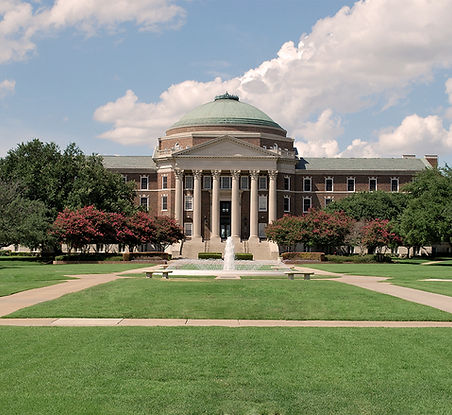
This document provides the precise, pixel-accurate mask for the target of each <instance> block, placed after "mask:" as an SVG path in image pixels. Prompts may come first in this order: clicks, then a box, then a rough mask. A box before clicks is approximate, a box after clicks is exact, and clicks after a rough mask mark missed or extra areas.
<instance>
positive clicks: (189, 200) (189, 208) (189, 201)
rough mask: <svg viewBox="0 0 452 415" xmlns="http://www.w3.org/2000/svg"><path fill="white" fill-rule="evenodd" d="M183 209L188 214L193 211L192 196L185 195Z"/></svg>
mask: <svg viewBox="0 0 452 415" xmlns="http://www.w3.org/2000/svg"><path fill="white" fill-rule="evenodd" d="M184 209H185V210H186V211H189V212H190V211H192V210H193V196H192V195H185V199H184Z"/></svg>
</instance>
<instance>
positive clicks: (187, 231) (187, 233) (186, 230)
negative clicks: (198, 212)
mask: <svg viewBox="0 0 452 415" xmlns="http://www.w3.org/2000/svg"><path fill="white" fill-rule="evenodd" d="M192 228H193V224H192V223H191V222H186V223H184V233H185V236H191V235H192Z"/></svg>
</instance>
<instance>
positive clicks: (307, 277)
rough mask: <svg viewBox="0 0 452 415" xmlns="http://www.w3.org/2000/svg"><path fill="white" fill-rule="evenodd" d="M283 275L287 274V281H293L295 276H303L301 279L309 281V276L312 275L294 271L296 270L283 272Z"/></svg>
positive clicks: (311, 273)
mask: <svg viewBox="0 0 452 415" xmlns="http://www.w3.org/2000/svg"><path fill="white" fill-rule="evenodd" d="M284 274H287V278H288V279H289V280H293V279H294V277H295V275H303V279H305V280H310V279H311V275H314V273H313V272H304V271H299V270H296V269H292V270H290V271H285V272H284Z"/></svg>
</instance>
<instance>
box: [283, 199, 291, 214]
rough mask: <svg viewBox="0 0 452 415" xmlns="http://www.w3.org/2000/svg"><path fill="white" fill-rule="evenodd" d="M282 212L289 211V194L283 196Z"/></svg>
mask: <svg viewBox="0 0 452 415" xmlns="http://www.w3.org/2000/svg"><path fill="white" fill-rule="evenodd" d="M284 212H290V196H284Z"/></svg>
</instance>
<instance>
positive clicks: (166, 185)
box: [162, 176, 168, 189]
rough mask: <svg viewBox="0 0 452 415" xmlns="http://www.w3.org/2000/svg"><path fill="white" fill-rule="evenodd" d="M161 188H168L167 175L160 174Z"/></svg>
mask: <svg viewBox="0 0 452 415" xmlns="http://www.w3.org/2000/svg"><path fill="white" fill-rule="evenodd" d="M162 189H168V176H162Z"/></svg>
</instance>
